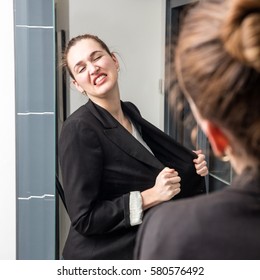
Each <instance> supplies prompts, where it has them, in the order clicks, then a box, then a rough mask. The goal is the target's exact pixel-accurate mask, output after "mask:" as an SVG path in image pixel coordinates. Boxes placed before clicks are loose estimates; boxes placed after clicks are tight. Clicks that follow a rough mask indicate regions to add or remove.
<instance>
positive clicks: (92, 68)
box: [88, 63, 99, 75]
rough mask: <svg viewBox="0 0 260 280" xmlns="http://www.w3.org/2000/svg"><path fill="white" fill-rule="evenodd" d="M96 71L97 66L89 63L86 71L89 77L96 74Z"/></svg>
mask: <svg viewBox="0 0 260 280" xmlns="http://www.w3.org/2000/svg"><path fill="white" fill-rule="evenodd" d="M98 70H99V66H97V65H95V64H93V63H90V64H89V65H88V71H89V74H90V75H94V74H97V72H98Z"/></svg>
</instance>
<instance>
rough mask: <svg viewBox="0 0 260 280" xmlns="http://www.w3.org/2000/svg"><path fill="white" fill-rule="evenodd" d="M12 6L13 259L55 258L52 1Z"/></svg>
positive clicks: (30, 0)
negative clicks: (14, 129)
mask: <svg viewBox="0 0 260 280" xmlns="http://www.w3.org/2000/svg"><path fill="white" fill-rule="evenodd" d="M14 3H15V46H16V47H15V69H16V70H15V74H16V82H15V88H16V155H17V158H16V160H17V165H16V168H17V259H54V258H55V51H54V50H55V43H54V39H55V36H54V35H55V32H54V31H55V30H54V25H55V22H54V1H53V0H15V1H14Z"/></svg>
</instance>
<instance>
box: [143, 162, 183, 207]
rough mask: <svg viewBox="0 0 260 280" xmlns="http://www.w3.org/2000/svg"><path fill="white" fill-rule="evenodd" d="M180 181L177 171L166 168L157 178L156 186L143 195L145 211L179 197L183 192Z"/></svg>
mask: <svg viewBox="0 0 260 280" xmlns="http://www.w3.org/2000/svg"><path fill="white" fill-rule="evenodd" d="M180 181H181V178H180V177H179V176H178V172H177V171H175V170H174V169H171V168H169V167H165V168H164V169H163V170H162V171H161V172H160V173H159V174H158V176H157V177H156V180H155V185H154V186H153V187H152V188H150V189H148V190H145V191H143V192H142V193H141V195H142V199H143V210H146V209H148V208H150V207H153V206H155V205H157V204H160V203H162V202H164V201H168V200H170V199H171V198H173V197H174V196H175V195H177V194H178V193H179V192H180V191H181V189H180V187H181V185H180Z"/></svg>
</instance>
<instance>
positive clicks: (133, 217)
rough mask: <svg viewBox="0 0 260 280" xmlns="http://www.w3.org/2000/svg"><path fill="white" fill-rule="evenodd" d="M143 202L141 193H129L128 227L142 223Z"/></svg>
mask: <svg viewBox="0 0 260 280" xmlns="http://www.w3.org/2000/svg"><path fill="white" fill-rule="evenodd" d="M142 204H143V200H142V196H141V193H140V192H138V191H135V192H130V199H129V211H130V225H131V226H136V225H140V224H141V223H142V221H143V220H142V219H143V207H142Z"/></svg>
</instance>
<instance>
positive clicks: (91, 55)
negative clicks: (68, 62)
mask: <svg viewBox="0 0 260 280" xmlns="http://www.w3.org/2000/svg"><path fill="white" fill-rule="evenodd" d="M97 53H102V51H93V52H92V53H91V54H90V55H89V58H91V59H92V58H93V56H95V54H97ZM82 63H83V60H80V61H78V62H77V63H76V64H75V66H74V67H73V69H74V71H75V68H76V67H78V66H79V65H81V64H82Z"/></svg>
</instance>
